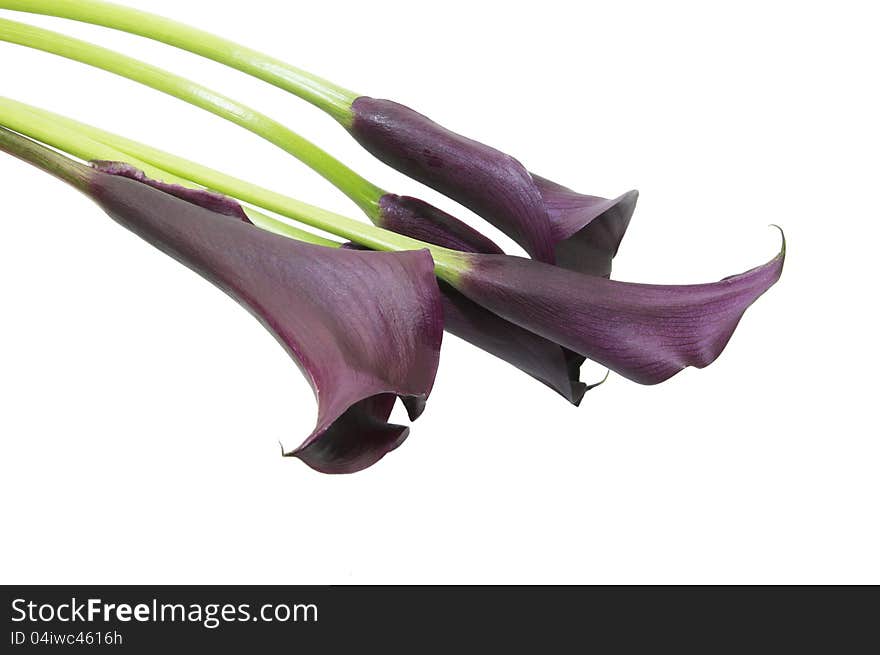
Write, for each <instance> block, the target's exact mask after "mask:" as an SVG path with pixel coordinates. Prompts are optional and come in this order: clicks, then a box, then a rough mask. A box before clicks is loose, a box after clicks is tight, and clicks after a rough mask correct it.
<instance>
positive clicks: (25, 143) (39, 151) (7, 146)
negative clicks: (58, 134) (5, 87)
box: [0, 126, 92, 191]
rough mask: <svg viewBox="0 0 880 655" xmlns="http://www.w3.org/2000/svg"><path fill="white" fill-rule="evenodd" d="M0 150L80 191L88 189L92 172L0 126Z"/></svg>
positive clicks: (86, 167)
mask: <svg viewBox="0 0 880 655" xmlns="http://www.w3.org/2000/svg"><path fill="white" fill-rule="evenodd" d="M0 150H2V151H3V152H6V153H9V154H10V155H12V156H13V157H18V158H19V159H21V160H22V161H25V162H27V163H29V164H32V165H33V166H36V167H37V168H39V169H40V170H42V171H45V172H46V173H50V174H51V175H54V176H55V177H57V178H58V179H60V180H63V181H64V182H67V183H68V184H70V185H71V186H73V187H75V188H77V189H79V190H80V191H87V190H88V188H89V179H90V176H91V175H92V170H91V169H90V168H89V167H88V166H85V165H84V164H80V163H79V162H76V161H73V160H72V159H69V158H67V157H65V156H64V155H61V154H59V153H57V152H54V151H52V150H49V149H48V148H43V147H42V146H40V145H39V144H38V143H34V142H33V141H31V140H30V139H28V138H27V137H24V136H22V135H21V134H16V133H15V132H12V131H11V130H8V129H6V128H5V127H2V126H0Z"/></svg>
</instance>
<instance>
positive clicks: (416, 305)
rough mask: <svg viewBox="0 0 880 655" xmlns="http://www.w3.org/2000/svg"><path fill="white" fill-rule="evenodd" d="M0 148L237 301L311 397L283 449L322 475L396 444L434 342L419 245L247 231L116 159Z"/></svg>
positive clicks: (417, 402) (29, 144)
mask: <svg viewBox="0 0 880 655" xmlns="http://www.w3.org/2000/svg"><path fill="white" fill-rule="evenodd" d="M0 150H3V151H6V152H8V153H10V154H12V155H15V156H17V157H19V158H20V159H23V160H25V161H27V162H29V163H31V164H34V165H35V166H37V167H38V168H41V169H42V170H45V171H47V172H50V173H52V174H54V175H56V176H57V177H59V178H61V179H62V180H64V181H66V182H68V183H70V184H71V185H72V186H74V187H76V188H77V189H79V190H80V191H82V192H83V193H85V194H86V195H87V196H89V197H90V198H92V199H93V200H94V201H95V202H96V203H97V204H98V205H99V206H100V207H101V208H102V209H103V210H104V211H105V212H106V213H107V214H109V215H110V216H111V217H112V218H113V219H114V220H116V221H117V222H118V223H120V224H121V225H122V226H124V227H125V228H127V229H129V230H131V231H132V232H134V233H135V234H137V235H139V236H140V237H141V238H143V239H144V240H146V241H147V242H149V243H151V244H152V245H154V246H155V247H157V248H158V249H160V250H161V251H163V252H165V253H166V254H168V255H170V256H171V257H173V258H174V259H176V260H178V261H179V262H181V263H183V264H184V265H186V266H188V267H189V268H190V269H192V270H193V271H195V272H197V273H198V274H199V275H201V276H202V277H204V278H205V279H207V280H209V281H210V282H212V283H213V284H215V285H216V286H218V287H219V288H220V289H222V290H223V291H225V292H226V293H227V294H229V295H230V296H232V297H233V298H234V299H235V300H237V301H238V302H239V303H240V304H241V305H243V306H244V307H245V308H246V309H248V310H249V311H250V312H251V313H252V314H253V315H254V316H255V317H256V318H257V319H258V320H259V321H260V322H261V323H262V324H263V325H264V326H265V327H266V329H268V330H269V331H270V332H271V333H272V334H273V335H274V336H275V337H276V338H277V339H278V341H279V342H280V343H281V344H282V346H283V347H284V348H285V350H287V352H288V354H289V355H290V356H291V357H292V358H294V360H295V361H296V362H297V364H298V365H299V366H300V368H301V369H302V371H303V372H304V374H305V375H306V376H307V378H308V379H309V382H310V383H311V385H312V388H313V389H314V392H315V396H316V398H317V401H318V419H317V423H316V425H315V429H314V430H313V431H312V433H311V434H310V435H309V436H308V437H307V438H306V439H305V441H304V442H303V443H302V445H300V446H299V447H298V448H295V449H293V450H291V451H288V452H287V453H286V454H288V455H290V456H295V457H298V458H299V459H301V460H302V461H304V462H305V463H306V464H308V465H309V466H311V467H312V468H314V469H316V470H318V471H322V472H325V473H351V472H354V471H359V470H361V469H363V468H366V467H368V466H370V465H372V464H374V463H375V462H376V461H378V460H379V459H381V458H382V457H383V456H384V455H385V454H386V453H388V452H389V451H391V450H393V449H394V448H396V447H397V446H399V445H400V444H401V442H402V441H403V440H404V439H405V438H406V437H407V434H408V428H406V427H404V426H400V425H394V424H391V423H389V422H388V418H389V416H390V413H391V410H392V407H393V405H394V403H395V400H396V399H397V398H400V399H401V400H402V401H403V403H404V405H405V406H406V408H407V411H408V413H409V416H410V418H411V419H415V418H417V417H418V416H419V415H420V414H421V412H422V411H423V409H424V406H425V401H426V400H427V398H428V396H429V394H430V392H431V388H432V386H433V383H434V376H435V374H436V371H437V365H438V358H439V351H440V344H441V339H442V332H443V327H442V325H443V324H442V308H441V304H440V294H439V291H438V287H437V283H436V280H435V277H434V274H433V265H432V261H431V257H430V255H429V254H428V252H426V251H424V250H422V251H415V250H414V251H409V252H400V253H388V252H384V253H383V252H357V251H351V250H345V249H334V248H327V247H322V246H316V245H311V244H307V243H301V242H298V241H295V240H292V239H288V238H285V237H282V236H278V235H275V234H272V233H270V232H268V231H266V230H263V229H260V228H258V227H255V226H254V225H253V224H251V222H250V221H249V220H248V217H247V214H245V212H244V211H243V209H242V207H241V206H240V205H239V204H238V203H236V202H234V201H232V200H230V199H228V198H224V197H220V196H218V195H216V194H213V193H208V192H199V191H194V190H192V189H184V188H182V187H179V186H173V185H167V184H162V183H160V182H156V181H153V180H148V179H146V178H145V177H144V176H143V175H142V174H141V173H140V172H139V171H137V170H134V169H132V168H131V167H129V166H126V165H125V164H121V163H99V164H97V165H96V166H95V167H88V166H85V165H83V164H80V163H78V162H75V161H73V160H71V159H68V158H66V157H64V156H62V155H60V154H58V153H57V152H55V151H53V150H49V149H48V148H46V147H45V146H43V145H40V144H37V143H35V142H34V141H31V140H29V139H27V138H25V137H23V136H21V135H19V134H16V133H14V132H11V131H9V130H6V129H4V128H0Z"/></svg>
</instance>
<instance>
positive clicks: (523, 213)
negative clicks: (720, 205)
mask: <svg viewBox="0 0 880 655" xmlns="http://www.w3.org/2000/svg"><path fill="white" fill-rule="evenodd" d="M351 109H352V112H353V119H352V122H351V126H350V127H349V131H350V132H351V134H352V136H353V137H354V138H355V139H356V140H357V141H358V142H359V143H360V144H361V145H362V146H363V147H364V148H366V149H367V150H369V151H370V152H371V153H372V154H373V155H375V156H376V157H377V158H379V159H381V160H382V161H383V162H385V163H386V164H388V165H389V166H392V167H393V168H395V169H397V170H399V171H400V172H402V173H405V174H406V175H408V176H410V177H412V178H414V179H416V180H418V181H420V182H422V183H424V184H427V185H428V186H430V187H432V188H434V189H436V190H437V191H440V192H441V193H443V194H445V195H447V196H449V197H450V198H453V199H455V200H457V201H458V202H460V203H461V204H463V205H465V206H466V207H468V208H470V209H472V210H473V211H474V212H476V213H477V214H479V215H480V216H482V217H483V218H485V219H486V220H488V221H489V222H490V223H492V224H493V225H495V226H496V227H498V228H499V229H500V230H502V231H503V232H504V233H505V234H507V235H508V236H510V237H511V238H512V239H514V240H515V241H516V242H517V243H518V244H520V245H521V246H522V247H523V248H525V250H526V252H528V253H529V255H530V256H532V257H533V258H535V259H537V260H539V261H542V262H546V263H548V264H559V265H560V266H564V267H566V268H570V269H572V270H576V271H580V272H583V273H591V274H594V275H603V276H607V275H609V274H610V272H611V260H612V258H613V257H614V255H615V254H617V249H618V247H619V245H620V240H621V239H622V238H623V234H624V232H625V231H626V228H627V226H628V225H629V221H630V218H631V217H632V214H633V211H634V210H635V205H636V201H637V199H638V193H637V192H636V191H630V192H628V193H625V194H624V195H622V196H620V197H619V198H616V199H613V200H607V199H604V198H597V197H595V196H587V195H582V194H579V193H576V192H574V191H572V190H571V189H567V188H565V187H562V186H560V185H558V184H555V183H553V182H550V181H548V180H545V179H543V178H541V177H538V176H536V175H532V174H531V173H529V172H528V171H527V170H526V169H525V167H524V166H523V165H522V164H521V163H520V162H519V161H517V160H516V159H514V158H513V157H511V156H510V155H505V154H504V153H502V152H499V151H498V150H495V149H494V148H490V147H489V146H486V145H483V144H482V143H479V142H477V141H473V140H472V139H468V138H466V137H463V136H461V135H459V134H456V133H454V132H451V131H450V130H447V129H446V128H444V127H441V126H440V125H438V124H437V123H435V122H433V121H432V120H430V119H429V118H427V117H425V116H423V115H421V114H419V113H417V112H415V111H413V110H412V109H410V108H408V107H405V106H404V105H401V104H398V103H396V102H391V101H390V100H376V99H374V98H369V97H366V96H361V97H359V98H357V100H355V101H354V102H353V103H352V105H351Z"/></svg>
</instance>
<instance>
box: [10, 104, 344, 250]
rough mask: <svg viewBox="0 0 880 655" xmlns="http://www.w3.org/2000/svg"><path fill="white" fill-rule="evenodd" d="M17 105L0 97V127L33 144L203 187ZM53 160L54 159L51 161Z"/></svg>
mask: <svg viewBox="0 0 880 655" xmlns="http://www.w3.org/2000/svg"><path fill="white" fill-rule="evenodd" d="M19 104H20V103H16V102H15V101H14V100H7V99H5V98H0V124H2V125H3V126H5V127H7V128H10V129H12V130H15V131H16V132H20V133H21V134H24V135H26V136H28V137H30V138H32V139H35V140H36V141H39V142H41V143H44V144H45V145H49V146H52V147H53V148H57V149H59V150H63V151H64V152H66V153H67V154H69V155H73V156H74V157H78V158H79V159H84V160H87V161H90V160H96V159H103V160H107V161H122V162H125V163H127V164H131V165H132V166H135V167H137V168H139V169H140V170H142V171H143V172H144V173H145V174H146V175H147V176H149V177H151V178H153V179H154V180H159V181H160V182H167V183H168V184H177V185H180V186H183V187H187V188H190V189H204V188H205V187H204V186H203V185H200V184H197V183H195V182H194V181H192V180H190V179H187V178H185V177H180V176H178V175H175V174H174V173H171V172H169V171H166V170H164V169H162V168H160V167H157V166H155V165H153V164H152V163H150V162H146V161H144V160H141V159H138V158H137V157H135V156H132V155H131V154H129V153H125V152H122V151H121V150H117V149H116V148H114V147H113V146H112V145H111V144H108V143H105V142H101V141H98V140H96V139H92V138H89V137H87V136H81V135H77V134H76V133H75V132H73V131H71V130H69V128H67V127H61V126H56V127H52V125H51V123H50V122H43V121H36V122H34V121H30V120H28V119H27V118H26V116H25V115H23V114H22V113H21V112H17V111H15V108H14V105H19ZM10 107H13V111H9V108H10ZM20 107H21V108H26V107H27V105H20ZM59 118H61V117H59ZM35 151H36V154H35V156H39V154H40V152H42V149H35ZM29 161H31V163H34V162H33V161H32V160H29ZM53 161H56V160H54V159H53ZM57 161H59V162H61V163H62V164H65V165H66V164H67V163H69V162H70V160H68V159H66V158H60V159H58V160H57ZM74 163H77V162H74ZM44 170H45V168H44ZM84 170H85V171H88V167H86V166H84V165H82V164H79V168H76V171H77V177H78V178H83V175H87V174H85V173H83V171H84ZM58 177H62V179H65V180H66V181H68V182H71V183H74V180H72V179H68V178H66V177H63V176H62V175H58ZM83 179H84V180H85V182H84V183H87V179H86V178H83ZM75 186H78V188H83V184H79V185H77V184H75ZM242 209H243V210H244V212H245V214H247V216H248V218H249V219H251V222H252V223H253V224H254V225H256V226H257V227H261V228H263V229H264V230H268V231H269V232H274V233H275V234H280V235H282V236H286V237H290V238H292V239H297V240H298V241H305V242H307V243H312V244H315V245H317V246H328V247H333V248H338V247H339V246H340V245H342V244H340V243H338V242H336V241H331V240H330V239H325V238H324V237H321V236H318V235H317V234H312V233H311V232H306V231H305V230H301V229H300V228H298V227H296V226H294V225H290V224H289V223H285V222H284V221H280V220H278V219H277V218H273V217H271V216H269V215H268V214H265V213H263V212H261V211H259V210H257V209H254V208H253V207H248V206H246V205H242Z"/></svg>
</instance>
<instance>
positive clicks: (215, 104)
mask: <svg viewBox="0 0 880 655" xmlns="http://www.w3.org/2000/svg"><path fill="white" fill-rule="evenodd" d="M2 6H3V5H0V7H2ZM0 40H3V41H8V42H10V43H16V44H18V45H22V46H26V47H29V48H35V49H37V50H42V51H44V52H49V53H52V54H55V55H59V56H61V57H66V58H67V59H72V60H74V61H78V62H81V63H83V64H88V65H90V66H94V67H96V68H101V69H103V70H105V71H108V72H111V73H115V74H116V75H120V76H121V77H125V78H128V79H130V80H134V81H135V82H140V83H141V84H144V85H146V86H148V87H150V88H153V89H156V90H157V91H162V92H163V93H167V94H168V95H171V96H174V97H175V98H179V99H181V100H184V101H186V102H188V103H190V104H192V105H195V106H196V107H200V108H202V109H205V110H206V111H209V112H211V113H213V114H216V115H217V116H220V117H221V118H225V119H226V120H228V121H231V122H233V123H235V124H236V125H239V126H241V127H243V128H245V129H247V130H250V131H251V132H253V133H254V134H257V135H258V136H261V137H263V138H264V139H266V140H267V141H269V142H270V143H273V144H275V145H277V146H278V147H280V148H282V149H283V150H285V151H287V152H288V153H290V154H291V155H293V156H294V157H296V158H297V159H299V160H300V161H302V162H303V163H304V164H306V165H307V166H309V167H310V168H312V169H314V170H315V171H316V172H317V173H319V174H320V175H322V176H323V177H325V178H326V179H327V180H328V181H329V182H330V183H332V184H333V185H334V186H336V187H338V188H339V190H340V191H342V192H343V193H345V195H347V196H348V197H349V198H351V199H352V200H353V201H354V202H355V203H356V204H357V205H358V206H359V207H360V208H361V209H362V210H363V211H364V212H365V213H366V214H367V216H369V217H370V218H371V219H374V218H375V217H376V216H377V212H378V202H379V199H380V198H381V197H382V196H383V195H385V191H383V190H382V189H380V188H379V187H377V186H375V185H374V184H372V183H371V182H369V181H367V180H366V179H364V178H363V177H361V176H360V175H358V174H357V173H355V172H354V171H353V170H351V169H350V168H349V167H348V166H346V165H345V164H343V163H342V162H341V161H339V160H338V159H336V158H334V157H333V156H332V155H330V154H329V153H327V152H325V151H323V150H321V149H320V148H319V147H318V146H316V145H315V144H313V143H312V142H311V141H308V140H307V139H305V138H303V137H301V136H300V135H299V134H297V133H296V132H293V131H292V130H289V129H288V128H286V127H285V126H284V125H282V124H281V123H279V122H278V121H276V120H274V119H272V118H269V117H268V116H266V115H265V114H261V113H260V112H258V111H256V110H254V109H252V108H250V107H248V106H247V105H243V104H241V103H239V102H237V101H235V100H233V99H232V98H228V97H226V96H224V95H222V94H220V93H217V92H216V91H213V90H211V89H208V88H207V87H204V86H201V85H200V84H197V83H195V82H192V81H190V80H187V79H185V78H183V77H180V76H178V75H174V74H173V73H171V72H169V71H166V70H163V69H161V68H158V67H156V66H152V65H150V64H147V63H145V62H141V61H138V60H137V59H133V58H131V57H127V56H125V55H122V54H120V53H117V52H114V51H112V50H108V49H106V48H101V47H99V46H96V45H92V44H91V43H87V42H86V41H81V40H80V39H74V38H72V37H68V36H65V35H63V34H59V33H57V32H52V31H50V30H45V29H42V28H39V27H33V26H31V25H25V24H23V23H17V22H15V21H10V20H6V19H2V18H0Z"/></svg>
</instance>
